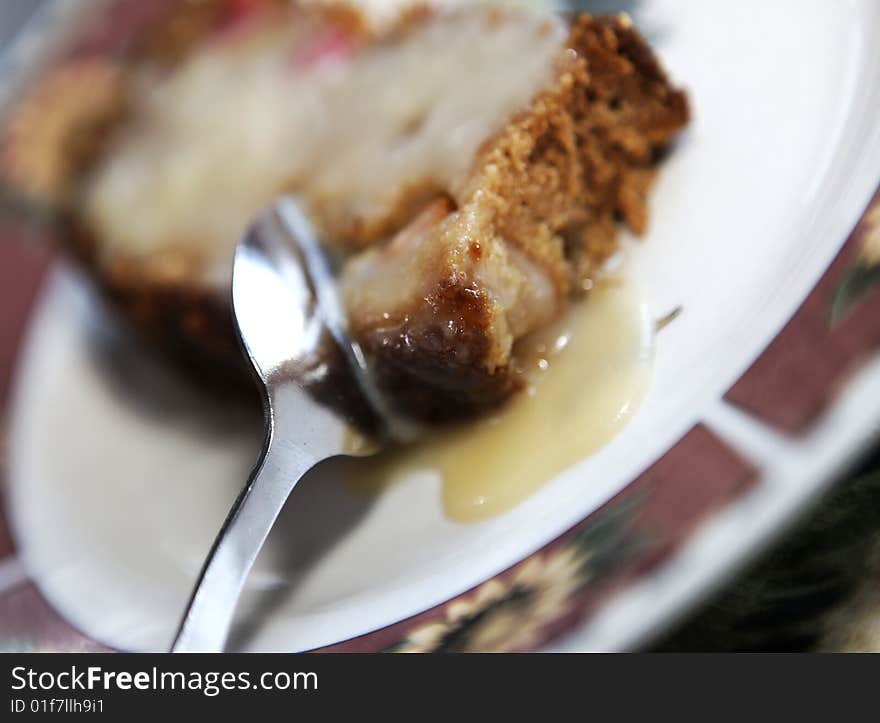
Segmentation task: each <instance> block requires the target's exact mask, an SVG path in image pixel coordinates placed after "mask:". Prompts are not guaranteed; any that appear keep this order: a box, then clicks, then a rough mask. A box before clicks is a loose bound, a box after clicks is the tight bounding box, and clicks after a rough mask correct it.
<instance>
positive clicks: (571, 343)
mask: <svg viewBox="0 0 880 723" xmlns="http://www.w3.org/2000/svg"><path fill="white" fill-rule="evenodd" d="M653 334H654V328H653V322H652V320H651V319H650V318H649V314H648V312H647V309H646V307H645V305H644V304H643V303H642V302H641V300H640V298H639V296H638V294H637V293H636V292H635V291H634V289H633V287H632V286H631V285H630V284H628V283H626V282H623V281H620V280H619V279H610V280H608V281H606V282H604V283H602V284H600V285H598V286H597V287H596V288H595V289H594V290H593V291H592V292H591V294H590V297H589V299H587V300H586V301H585V302H584V303H581V304H577V305H575V306H574V308H572V309H571V311H570V312H569V314H568V315H567V317H566V318H565V319H564V320H563V321H562V322H560V323H558V324H557V325H556V326H554V327H552V328H550V329H547V330H545V331H542V332H540V333H539V334H536V335H535V336H533V337H531V338H529V339H527V340H524V341H523V342H522V344H521V346H520V352H519V359H520V364H521V367H522V374H523V375H524V380H525V382H526V389H525V390H523V391H522V392H521V393H520V394H518V395H517V396H515V397H514V398H513V399H512V400H511V402H510V403H509V404H508V405H506V406H505V407H504V409H502V410H501V411H499V412H498V413H497V414H495V415H493V416H491V417H487V418H484V419H480V420H477V421H475V422H472V423H469V424H465V425H460V426H457V427H455V428H453V429H449V430H439V431H435V432H434V433H432V434H431V436H430V437H428V438H427V439H425V440H424V441H421V442H419V443H417V444H415V445H413V446H412V447H408V448H403V449H397V450H392V451H389V452H386V453H383V454H382V455H380V456H378V457H375V458H372V459H366V460H363V459H362V460H353V461H349V462H345V463H344V464H340V465H339V466H338V470H339V472H340V474H342V475H343V479H344V482H345V484H346V485H347V486H348V487H349V488H350V489H352V490H353V491H355V492H356V493H369V494H379V493H381V491H382V490H383V489H385V488H386V487H387V486H388V485H389V484H393V483H394V481H395V480H397V479H400V478H402V477H404V476H408V475H410V474H413V473H422V474H424V473H425V472H430V473H432V474H434V475H437V476H438V477H439V478H440V480H441V481H442V490H443V507H444V510H445V512H446V514H447V516H448V517H449V518H450V519H452V520H455V521H457V522H478V521H480V520H483V519H486V518H488V517H492V516H494V515H498V514H500V513H502V512H505V511H507V510H509V509H510V508H512V507H514V506H515V505H517V504H518V503H519V502H521V501H522V500H524V499H525V498H527V497H528V496H529V495H531V494H532V493H534V492H535V491H537V490H538V489H540V488H541V487H542V486H543V485H544V484H546V483H547V482H549V481H550V480H552V479H553V478H554V477H556V476H557V475H558V474H559V473H561V472H562V471H564V470H565V469H566V468H568V467H570V466H571V465H573V464H574V463H576V462H577V461H579V460H580V459H582V458H584V457H586V456H588V455H590V454H593V453H595V452H596V451H598V450H599V449H600V448H602V447H603V446H604V445H606V444H607V443H608V442H610V441H611V440H612V439H613V438H614V437H615V436H616V435H617V434H618V433H619V432H620V430H621V429H623V427H624V426H625V425H626V424H627V422H628V421H629V420H630V419H631V417H632V416H633V414H634V413H635V411H636V410H637V409H638V407H639V405H640V404H641V402H642V400H643V398H644V396H645V394H646V392H647V390H648V387H649V384H650V379H651V362H652V342H653ZM588 483H589V481H588V480H586V481H585V484H588Z"/></svg>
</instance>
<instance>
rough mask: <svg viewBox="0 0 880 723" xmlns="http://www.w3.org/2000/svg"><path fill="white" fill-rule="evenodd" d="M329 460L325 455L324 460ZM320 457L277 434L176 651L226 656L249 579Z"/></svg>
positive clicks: (211, 561)
mask: <svg viewBox="0 0 880 723" xmlns="http://www.w3.org/2000/svg"><path fill="white" fill-rule="evenodd" d="M322 458H323V457H322ZM319 461H320V459H318V458H316V457H315V456H314V455H312V454H310V453H309V452H308V451H307V450H306V449H303V448H302V447H294V446H288V445H284V444H273V443H272V435H271V434H270V435H269V438H268V439H267V441H266V444H265V446H264V450H263V453H262V455H261V457H260V460H259V462H257V465H256V467H255V468H254V470H253V472H252V473H251V476H250V479H249V480H248V482H247V484H246V485H245V487H244V489H243V490H242V491H241V493H240V494H239V496H238V499H236V500H235V503H234V504H233V505H232V509H231V510H230V511H229V515H228V516H227V518H226V521H225V522H224V523H223V527H222V528H221V530H220V533H219V534H218V535H217V538H216V539H215V540H214V545H213V547H212V548H211V552H210V553H209V554H208V558H207V560H206V561H205V564H204V566H203V567H202V571H201V574H200V575H199V579H198V582H197V583H196V586H195V589H194V590H193V593H192V597H191V598H190V601H189V604H188V605H187V608H186V612H185V613H184V616H183V620H182V621H181V623H180V628H179V629H178V631H177V635H176V637H175V639H174V643H173V644H172V646H171V652H172V653H187V652H189V653H206V652H221V651H222V650H223V647H224V645H225V644H226V638H227V636H228V634H229V628H230V625H231V623H232V618H233V615H234V613H235V607H236V604H237V603H238V598H239V596H240V595H241V591H242V588H243V587H244V583H245V579H246V578H247V576H248V573H249V572H250V569H251V567H252V566H253V564H254V561H255V560H256V559H257V555H258V554H259V552H260V549H261V548H262V547H263V543H264V542H265V541H266V538H267V537H268V536H269V532H270V531H271V529H272V526H273V525H274V524H275V520H276V519H277V517H278V514H279V513H280V512H281V508H282V507H284V503H285V502H286V501H287V498H288V496H289V495H290V493H291V492H292V491H293V488H294V487H295V486H296V484H297V482H299V480H300V479H301V478H302V477H303V475H305V473H306V472H308V471H309V470H310V469H311V468H312V467H314V466H315V464H317V462H319Z"/></svg>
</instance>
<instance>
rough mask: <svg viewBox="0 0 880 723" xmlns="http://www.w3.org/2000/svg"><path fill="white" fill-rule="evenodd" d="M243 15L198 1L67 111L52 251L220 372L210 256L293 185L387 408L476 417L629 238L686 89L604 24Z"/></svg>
mask: <svg viewBox="0 0 880 723" xmlns="http://www.w3.org/2000/svg"><path fill="white" fill-rule="evenodd" d="M244 5H246V7H247V12H245V13H242V12H241V7H242V3H240V2H231V0H209V2H208V3H199V4H198V7H199V14H198V15H197V16H194V19H192V21H191V23H190V26H187V24H186V23H183V22H182V20H181V18H178V19H177V24H176V25H174V26H173V27H174V29H175V30H174V34H171V33H170V30H168V31H167V32H166V33H165V35H163V34H162V32H161V28H160V29H159V30H157V31H156V32H155V33H153V34H152V35H151V36H150V42H149V43H145V46H144V50H143V51H142V52H141V53H139V54H138V55H137V56H136V60H135V61H134V62H132V63H130V64H127V65H125V66H123V67H122V68H114V70H113V72H108V70H107V68H106V67H105V68H103V69H102V72H103V75H102V76H101V77H102V78H107V79H109V80H105V86H106V87H109V88H112V89H116V91H117V92H116V93H112V92H106V91H105V92H104V93H103V94H102V95H101V98H104V97H105V96H107V100H106V102H104V103H95V104H94V106H93V107H92V108H91V110H90V109H88V108H80V109H79V111H80V112H79V113H68V115H71V116H75V117H76V118H77V124H78V126H77V127H78V129H79V130H78V131H77V132H78V137H79V138H80V140H81V141H82V142H81V143H80V146H81V147H84V148H86V149H88V150H89V152H88V153H85V152H83V151H79V152H78V155H77V159H76V163H72V162H71V163H67V164H65V163H60V162H58V161H57V159H56V162H55V164H54V165H51V164H50V168H52V169H56V168H60V169H61V171H59V172H58V173H59V175H60V176H62V177H63V178H62V179H61V180H60V181H59V182H58V183H57V184H56V186H57V189H61V191H59V192H58V193H57V194H56V195H57V201H58V204H59V205H60V207H61V208H62V210H63V211H64V214H63V215H64V216H65V217H66V219H67V225H68V228H71V229H75V232H74V233H71V235H70V236H71V245H72V246H73V247H74V248H76V249H77V250H78V252H79V254H80V255H81V256H82V257H83V258H85V259H86V260H87V262H88V264H89V265H90V267H91V268H92V269H93V270H94V272H95V276H96V277H97V278H98V279H99V280H100V283H101V284H102V286H103V287H104V289H105V290H106V292H107V294H108V295H109V296H110V297H111V298H113V299H114V300H115V301H116V302H117V304H118V305H119V306H120V307H121V308H123V309H124V310H125V311H126V313H127V314H128V316H129V317H130V318H132V319H133V320H135V322H136V323H137V325H138V326H139V327H140V328H141V329H143V330H144V331H145V332H146V333H147V334H148V335H149V336H150V337H151V338H152V339H154V340H156V341H158V342H159V343H161V344H162V345H164V346H165V347H166V348H173V349H175V350H177V351H178V352H179V356H182V357H184V358H185V359H186V360H187V361H188V362H189V363H190V364H195V365H197V366H199V367H200V368H202V369H203V370H204V369H211V370H213V371H215V372H216V371H219V370H229V369H231V368H234V362H232V360H235V359H237V357H238V351H237V349H236V346H235V343H234V337H233V333H232V326H231V323H230V315H229V308H228V301H227V299H228V284H229V274H230V270H231V257H232V253H233V250H234V247H235V244H236V242H237V240H238V238H239V236H240V235H241V233H242V231H243V230H244V228H245V226H246V225H247V223H248V220H249V219H250V218H251V217H252V216H253V215H254V214H255V213H256V212H257V211H259V210H260V209H261V208H262V207H264V206H265V205H267V204H268V203H270V202H271V201H272V199H273V198H275V197H276V196H277V195H279V194H284V193H292V194H296V195H297V196H298V197H299V198H301V199H302V200H303V201H304V203H305V205H306V207H307V209H308V211H309V214H310V216H311V217H312V219H313V221H314V223H315V224H316V226H317V228H318V229H319V231H320V233H321V235H322V237H323V238H324V239H325V241H326V244H327V246H328V252H329V253H332V254H333V255H334V256H335V258H336V259H337V261H338V264H339V267H340V269H341V270H340V282H339V289H340V295H341V299H342V301H343V305H344V307H345V309H346V310H347V313H348V317H349V319H348V320H349V332H350V334H351V336H352V337H353V339H355V340H356V341H357V342H358V343H359V344H360V345H361V347H362V348H363V350H364V351H365V353H366V355H367V359H368V360H369V362H370V366H371V371H372V373H373V376H374V380H375V382H376V384H377V385H378V386H379V388H380V389H381V390H382V391H383V392H384V393H385V394H386V395H387V396H388V398H389V400H391V402H392V403H393V404H394V405H395V406H396V408H397V410H398V411H399V412H401V413H403V414H406V415H408V416H411V417H414V418H417V419H419V420H423V421H429V422H436V421H445V420H448V419H454V418H459V417H464V416H469V415H473V414H477V413H480V412H482V411H485V410H487V409H490V408H492V407H494V406H497V405H498V404H500V403H501V402H503V401H504V399H506V398H507V397H508V396H509V395H510V394H511V393H512V392H513V391H514V390H515V389H516V388H517V386H518V381H517V380H518V376H517V374H516V373H515V371H514V370H515V368H516V365H515V355H516V343H517V341H518V340H520V339H522V338H523V337H524V336H526V335H527V334H529V333H530V332H531V331H534V330H535V329H537V328H539V327H541V326H543V325H546V324H548V323H549V322H551V321H553V320H555V319H557V318H558V317H559V316H560V315H561V314H563V313H564V312H565V309H566V306H567V304H568V303H569V300H570V299H572V298H573V297H575V296H577V295H579V294H581V293H582V292H583V290H584V289H586V288H587V287H588V286H589V283H590V282H591V280H592V279H593V278H594V277H595V275H596V274H597V273H599V271H600V269H601V265H602V263H603V261H604V260H605V259H606V258H607V257H608V256H609V255H610V254H611V253H612V252H613V251H614V250H615V247H616V236H617V224H618V222H619V221H622V222H623V223H625V224H626V225H627V226H629V228H630V229H632V230H633V231H634V232H636V233H641V232H643V231H644V230H645V225H646V206H645V199H646V193H647V191H648V187H649V185H650V181H651V179H652V177H653V175H654V173H655V170H656V167H657V164H658V161H659V159H660V158H661V157H662V155H663V152H664V150H665V149H666V148H667V146H668V145H669V143H670V142H671V140H672V139H673V138H674V136H675V135H676V133H677V132H678V131H679V130H681V128H682V127H683V126H684V125H685V124H686V123H687V120H688V108H687V102H686V98H685V96H684V95H683V94H682V93H681V92H680V91H677V90H675V89H674V88H672V87H671V86H670V84H669V82H668V80H667V78H666V76H665V74H664V73H663V71H662V70H661V68H660V67H659V65H658V63H657V62H656V60H655V58H654V56H653V54H652V52H651V51H650V49H649V48H648V46H647V45H646V44H645V42H644V41H643V40H642V38H641V37H640V36H639V35H638V34H637V33H636V31H635V30H634V29H633V28H632V27H631V25H630V22H629V21H628V20H627V19H626V18H625V17H622V16H607V17H600V18H593V17H590V16H587V15H582V16H578V17H575V18H561V17H550V16H540V15H535V14H533V13H529V12H525V11H521V10H514V9H499V8H491V7H485V6H482V5H473V6H468V7H459V8H455V9H438V8H434V9H430V8H428V7H425V6H421V7H418V8H417V9H414V10H412V11H410V12H407V13H404V14H402V15H401V16H400V17H399V18H398V19H397V20H396V21H394V22H386V23H384V24H382V25H381V27H379V26H376V25H371V24H370V23H369V22H367V21H366V20H365V19H364V18H363V17H362V16H360V15H359V14H358V13H357V12H355V11H354V10H352V9H350V8H345V7H342V6H340V5H338V4H329V5H320V4H317V5H316V4H314V3H299V4H297V3H294V4H290V3H275V2H270V1H269V0H263V1H257V2H249V3H245V4H244ZM206 6H210V7H212V8H213V11H212V12H211V13H207V15H206V10H205V7H206ZM233 6H234V8H235V9H236V11H235V13H232V12H231V8H233ZM206 18H207V20H206ZM170 27H171V25H168V26H167V27H166V30H167V29H168V28H170ZM187 27H190V28H191V30H190V32H188V33H187V32H184V31H185V30H186V28H187ZM181 28H183V30H181ZM172 41H174V42H172ZM157 48H158V49H161V51H160V50H157ZM102 87H104V86H102ZM23 107H24V108H26V107H27V104H26V103H25V105H24V106H23ZM83 116H84V117H83ZM111 120H112V122H111ZM108 127H111V128H112V132H107V128H108ZM96 129H99V130H96ZM25 135H26V134H25ZM55 135H56V136H59V135H60V136H61V137H64V133H63V132H62V133H60V134H59V133H56V134H55ZM86 141H87V142H86ZM57 145H59V146H63V145H64V144H62V143H58V144H57ZM68 145H69V144H68ZM9 148H10V147H7V153H6V157H7V158H12V159H13V160H20V158H21V157H22V155H23V154H22V150H21V146H17V145H15V144H13V145H12V146H11V149H12V151H11V152H10V150H9ZM59 152H60V151H59ZM44 153H45V149H44ZM16 154H17V155H16ZM24 157H25V158H27V154H26V153H24ZM84 159H85V160H84ZM23 165H24V166H25V167H26V166H27V164H26V163H25V164H23ZM32 165H33V164H32ZM19 166H22V164H21V163H19ZM7 167H10V164H9V163H8V162H7ZM12 167H13V168H14V167H15V165H14V164H12ZM43 170H44V173H43V175H44V176H46V175H47V174H46V172H45V169H43ZM65 174H66V175H65ZM49 176H51V174H49ZM48 185H49V186H51V185H52V184H48Z"/></svg>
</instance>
